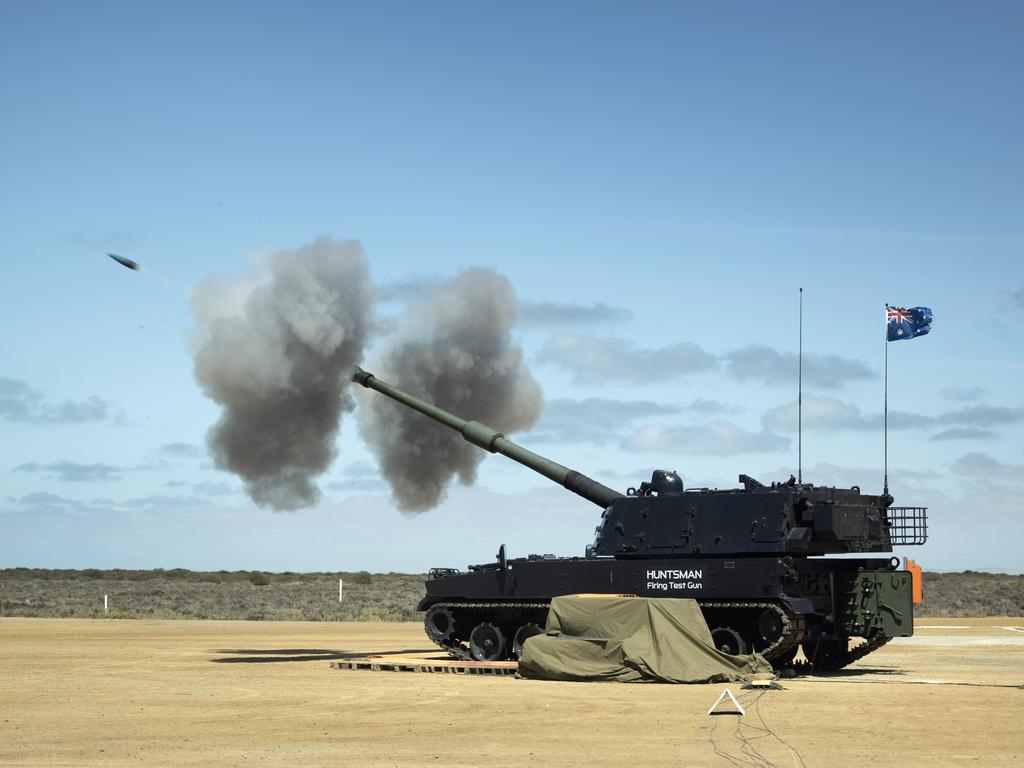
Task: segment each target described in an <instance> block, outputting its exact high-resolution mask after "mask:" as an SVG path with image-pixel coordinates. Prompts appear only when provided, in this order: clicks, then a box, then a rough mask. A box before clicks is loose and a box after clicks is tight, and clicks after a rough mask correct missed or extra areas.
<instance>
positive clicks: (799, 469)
mask: <svg viewBox="0 0 1024 768" xmlns="http://www.w3.org/2000/svg"><path fill="white" fill-rule="evenodd" d="M798 359H799V364H798V368H797V378H796V481H797V482H798V483H800V484H801V485H802V484H803V482H804V471H803V470H804V450H803V449H804V446H803V436H804V430H803V427H804V289H803V288H801V289H800V353H799V355H798Z"/></svg>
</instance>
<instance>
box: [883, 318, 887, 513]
mask: <svg viewBox="0 0 1024 768" xmlns="http://www.w3.org/2000/svg"><path fill="white" fill-rule="evenodd" d="M885 310H886V320H885V323H886V324H885V375H884V377H883V378H884V379H885V416H884V417H883V424H884V426H883V429H882V432H883V435H884V436H883V438H882V442H883V449H882V450H883V454H884V455H883V462H884V469H883V473H884V480H883V486H884V487H883V489H882V493H883V494H884V495H885V496H888V495H889V318H888V312H889V305H888V304H886V305H885Z"/></svg>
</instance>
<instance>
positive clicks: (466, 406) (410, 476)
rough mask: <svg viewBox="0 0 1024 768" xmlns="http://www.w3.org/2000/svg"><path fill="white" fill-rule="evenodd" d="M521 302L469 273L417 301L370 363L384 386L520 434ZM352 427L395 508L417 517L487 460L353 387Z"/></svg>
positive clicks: (530, 419)
mask: <svg viewBox="0 0 1024 768" xmlns="http://www.w3.org/2000/svg"><path fill="white" fill-rule="evenodd" d="M518 311H519V302H518V300H517V298H516V295H515V293H514V292H513V290H512V286H511V285H510V284H509V281H508V280H507V279H506V278H504V277H502V276H501V275H499V274H497V273H496V272H494V271H492V270H489V269H479V268H477V269H469V270H466V271H465V272H462V273H461V274H459V275H457V276H456V277H455V278H453V279H452V280H450V281H449V282H447V283H444V284H441V285H440V286H438V287H437V288H436V289H434V291H433V292H432V293H431V294H430V295H429V296H427V297H425V298H422V299H420V300H418V301H415V302H414V303H413V305H412V306H411V307H410V309H409V312H408V314H407V315H406V316H405V317H403V318H402V319H401V320H400V321H399V326H398V329H397V332H396V334H395V336H394V337H393V338H392V339H391V340H390V343H389V346H388V347H387V349H386V350H385V351H384V352H383V353H382V355H381V356H380V359H379V360H378V361H375V362H374V364H373V365H372V366H371V367H370V370H371V371H373V373H374V374H377V375H379V376H380V378H381V379H382V380H383V381H387V382H388V383H391V384H394V385H395V386H398V387H400V388H402V389H404V390H406V391H407V392H409V393H410V394H412V395H415V396H416V397H419V398H421V399H423V400H426V401H428V402H431V403H434V404H436V405H438V406H440V407H441V408H444V409H445V410H449V411H451V412H452V413H455V414H456V415H458V416H461V417H463V418H466V419H476V420H478V421H482V422H483V423H485V424H487V425H489V426H491V427H493V428H494V429H497V430H499V431H501V432H503V433H505V434H509V433H512V432H515V431H516V430H523V429H528V428H529V427H531V426H532V425H533V424H534V422H536V420H537V417H538V416H539V415H540V411H541V407H542V405H543V401H542V397H541V392H540V387H539V386H538V384H537V382H536V381H535V380H534V378H533V376H531V375H530V372H529V371H528V370H527V369H526V368H525V367H524V365H523V361H522V357H523V356H522V351H521V349H520V348H519V346H518V345H517V344H515V343H514V342H513V340H512V337H511V329H512V327H513V325H514V324H515V321H516V317H517V314H518ZM359 394H360V409H359V429H360V433H361V434H362V436H363V438H364V439H365V440H366V442H367V443H368V444H369V445H370V447H371V449H372V450H373V452H374V453H375V454H376V456H377V459H378V462H379V464H380V469H381V473H382V474H383V475H384V477H385V478H386V479H387V480H388V482H389V483H390V485H391V488H392V491H393V495H394V499H395V503H396V504H397V505H398V506H399V508H400V509H402V510H403V511H406V512H419V511H423V510H426V509H429V508H431V507H433V506H435V505H436V504H437V503H438V502H439V501H441V499H443V498H444V496H445V493H446V491H447V488H448V486H449V484H450V483H451V481H452V480H453V479H454V478H456V477H457V478H458V480H459V481H460V482H461V483H463V484H465V485H468V484H470V483H472V482H473V481H474V480H475V478H476V471H477V466H478V465H479V464H480V462H481V461H482V460H483V458H484V456H486V455H487V454H486V453H485V452H484V451H482V450H481V449H480V448H477V447H475V446H473V445H471V444H469V443H467V442H466V441H464V440H463V439H462V436H461V435H459V434H458V433H457V432H453V431H452V430H450V429H448V428H447V427H444V426H441V425H440V424H437V423H435V422H433V421H431V420H430V419H428V418H427V417H426V416H423V415H422V414H419V413H417V412H415V411H412V410H410V409H408V408H406V407H405V406H402V405H399V404H398V403H395V402H393V401H391V400H390V399H388V398H386V397H382V396H380V395H378V394H376V393H373V392H368V391H365V390H363V391H360V393H359Z"/></svg>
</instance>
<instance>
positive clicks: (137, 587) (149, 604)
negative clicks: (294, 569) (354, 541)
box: [0, 568, 426, 621]
mask: <svg viewBox="0 0 1024 768" xmlns="http://www.w3.org/2000/svg"><path fill="white" fill-rule="evenodd" d="M425 578H426V577H425V575H423V574H407V573H376V574H370V573H367V572H365V571H359V572H356V573H350V572H342V573H266V572H263V571H188V570H185V569H183V568H175V569H173V570H167V571H165V570H161V569H157V570H154V571H129V570H121V569H117V570H110V571H101V570H96V569H94V568H88V569H86V570H83V571H60V570H47V569H38V568H9V569H6V570H0V615H2V616H36V617H56V618H72V617H74V618H102V617H109V618H119V619H128V618H131V619H248V620H253V621H257V620H261V619H266V620H276V621H414V620H417V619H418V618H419V614H417V613H416V604H417V603H418V602H419V599H420V598H421V597H422V596H423V580H424V579H425ZM338 579H343V580H344V587H345V590H344V600H343V601H342V602H341V603H339V602H338ZM104 595H108V596H109V608H110V610H109V612H108V613H104V612H103V596H104Z"/></svg>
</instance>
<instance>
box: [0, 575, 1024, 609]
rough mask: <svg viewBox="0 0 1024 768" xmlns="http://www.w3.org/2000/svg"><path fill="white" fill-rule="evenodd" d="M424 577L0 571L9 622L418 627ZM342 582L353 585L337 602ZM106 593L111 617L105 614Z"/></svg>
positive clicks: (944, 592)
mask: <svg viewBox="0 0 1024 768" xmlns="http://www.w3.org/2000/svg"><path fill="white" fill-rule="evenodd" d="M425 578H426V577H425V575H424V574H408V573H374V574H370V573H367V572H365V571H359V572H356V573H351V572H342V573H290V572H288V573H267V572H264V571H188V570H185V569H183V568H175V569H173V570H161V569H157V570H153V571H129V570H120V569H117V570H109V571H101V570H96V569H94V568H89V569H86V570H82V571H70V570H64V571H62V570H47V569H38V568H9V569H6V570H0V616H36V617H56V618H71V617H75V618H103V617H107V618H120V619H144V618H151V619H248V620H254V621H258V620H286V621H416V620H418V619H419V618H420V615H419V614H417V613H416V604H417V603H418V602H419V599H420V598H421V597H422V596H423V581H424V579H425ZM338 579H344V585H345V592H344V600H343V602H341V603H339V602H338ZM924 582H925V602H924V604H923V605H921V606H918V608H917V611H916V613H917V615H918V616H960V617H970V616H1024V575H1007V574H996V573H979V572H976V571H964V572H963V573H926V574H925V575H924ZM103 595H109V600H110V610H109V612H108V613H104V612H103Z"/></svg>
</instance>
